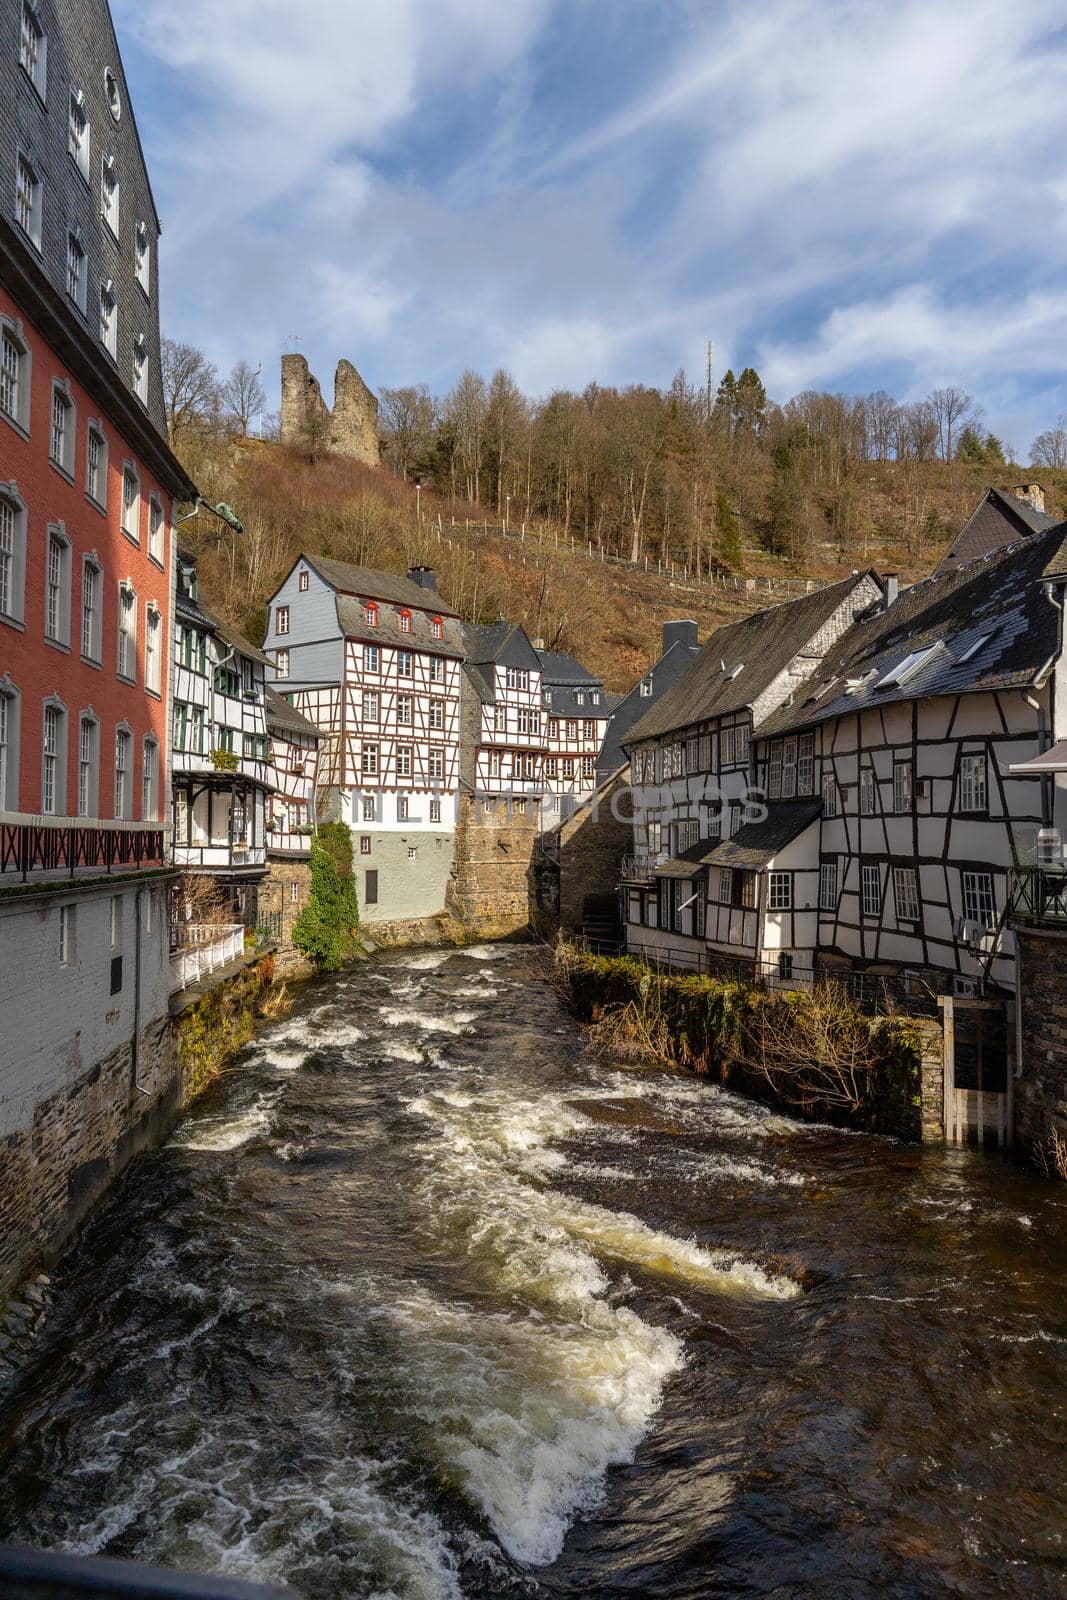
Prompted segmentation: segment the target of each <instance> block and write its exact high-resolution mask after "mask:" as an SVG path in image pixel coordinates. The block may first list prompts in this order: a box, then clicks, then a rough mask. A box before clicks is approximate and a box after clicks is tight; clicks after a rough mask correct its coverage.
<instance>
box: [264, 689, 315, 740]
mask: <svg viewBox="0 0 1067 1600" xmlns="http://www.w3.org/2000/svg"><path fill="white" fill-rule="evenodd" d="M265 705H266V711H267V728H268V730H272V729H274V728H277V729H279V730H280V731H281V732H282V733H300V734H303V735H304V736H305V737H306V738H307V737H311V738H315V739H321V737H322V733H321V730H320V729H319V728H317V727H316V726H315V724H314V723H313V722H311V721H309V720H308V718H307V717H305V716H304V714H303V713H302V712H300V711H298V710H297V709H296V707H295V706H291V705H290V704H289V702H288V700H286V699H284V698H283V697H282V696H281V695H280V694H278V692H277V690H275V689H272V688H271V686H270V684H269V683H268V685H267V695H266V701H265Z"/></svg>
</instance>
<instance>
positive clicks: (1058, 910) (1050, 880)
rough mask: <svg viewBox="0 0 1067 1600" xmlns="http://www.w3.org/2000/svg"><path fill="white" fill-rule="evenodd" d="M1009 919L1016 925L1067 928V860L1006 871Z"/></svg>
mask: <svg viewBox="0 0 1067 1600" xmlns="http://www.w3.org/2000/svg"><path fill="white" fill-rule="evenodd" d="M1008 920H1009V921H1010V922H1013V923H1014V924H1015V925H1016V927H1023V928H1026V927H1030V928H1062V929H1065V930H1067V864H1064V865H1059V866H1055V867H1016V868H1015V869H1014V870H1013V871H1011V872H1009V873H1008Z"/></svg>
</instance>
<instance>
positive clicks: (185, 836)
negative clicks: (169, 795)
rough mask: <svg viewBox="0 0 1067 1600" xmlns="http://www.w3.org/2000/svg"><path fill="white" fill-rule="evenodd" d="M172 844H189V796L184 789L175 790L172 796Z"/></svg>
mask: <svg viewBox="0 0 1067 1600" xmlns="http://www.w3.org/2000/svg"><path fill="white" fill-rule="evenodd" d="M174 843H175V844H178V845H187V844H188V843H189V796H188V794H187V793H186V791H185V790H184V789H178V790H176V791H175V795H174Z"/></svg>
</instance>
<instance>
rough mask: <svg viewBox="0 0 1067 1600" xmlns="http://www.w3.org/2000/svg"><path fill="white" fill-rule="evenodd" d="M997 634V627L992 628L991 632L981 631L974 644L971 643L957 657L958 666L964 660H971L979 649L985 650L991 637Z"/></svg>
mask: <svg viewBox="0 0 1067 1600" xmlns="http://www.w3.org/2000/svg"><path fill="white" fill-rule="evenodd" d="M995 634H996V629H995V628H994V629H992V630H991V631H990V632H989V633H980V634H979V635H978V638H977V639H975V641H974V643H973V644H969V645H968V646H967V648H966V650H965V651H964V652H963V654H962V655H961V656H959V657H957V662H956V664H957V666H958V665H960V664H961V663H962V662H964V661H970V660H971V658H972V657H973V656H976V655H977V654H978V652H979V650H984V649H985V647H986V645H987V644H988V643H989V641H990V639H992V638H993V637H994V636H995Z"/></svg>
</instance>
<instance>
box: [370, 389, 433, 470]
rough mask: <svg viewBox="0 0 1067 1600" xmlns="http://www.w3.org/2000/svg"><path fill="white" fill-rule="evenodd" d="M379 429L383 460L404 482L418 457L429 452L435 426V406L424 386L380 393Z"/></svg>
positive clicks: (384, 390) (387, 390) (383, 390)
mask: <svg viewBox="0 0 1067 1600" xmlns="http://www.w3.org/2000/svg"><path fill="white" fill-rule="evenodd" d="M379 395H380V399H381V407H380V409H379V411H378V426H379V429H380V431H381V435H382V439H383V441H384V444H385V454H386V459H387V460H388V462H389V464H390V465H391V466H392V468H393V470H394V472H398V473H399V474H400V476H401V477H402V478H406V477H407V476H408V474H409V473H410V472H411V471H412V469H413V468H414V466H415V463H416V462H417V461H418V459H419V457H420V456H422V455H425V454H426V452H427V451H428V450H429V449H430V448H431V446H432V444H433V438H434V430H435V428H436V426H437V403H436V401H435V400H434V398H433V396H432V395H431V393H430V391H429V389H428V388H427V387H426V385H425V384H424V383H409V384H405V385H404V386H403V387H402V388H399V389H381V390H379Z"/></svg>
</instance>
